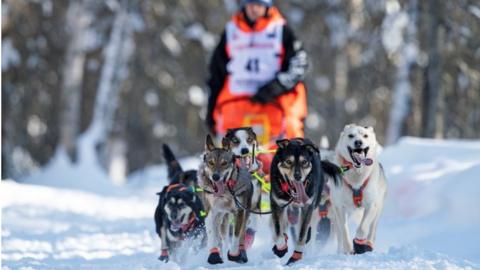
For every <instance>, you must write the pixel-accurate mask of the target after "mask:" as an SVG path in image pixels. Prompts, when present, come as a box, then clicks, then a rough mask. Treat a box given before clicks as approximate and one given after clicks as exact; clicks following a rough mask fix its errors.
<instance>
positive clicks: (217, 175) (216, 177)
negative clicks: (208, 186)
mask: <svg viewBox="0 0 480 270" xmlns="http://www.w3.org/2000/svg"><path fill="white" fill-rule="evenodd" d="M212 179H213V181H218V180H220V175H219V174H218V173H214V174H213V175H212Z"/></svg>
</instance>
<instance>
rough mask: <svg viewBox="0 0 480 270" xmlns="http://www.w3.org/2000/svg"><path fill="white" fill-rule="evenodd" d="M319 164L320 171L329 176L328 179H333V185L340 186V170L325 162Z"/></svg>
mask: <svg viewBox="0 0 480 270" xmlns="http://www.w3.org/2000/svg"><path fill="white" fill-rule="evenodd" d="M321 164H322V170H323V172H324V173H325V174H326V175H327V176H329V177H328V178H331V179H333V183H334V184H335V185H338V184H340V181H341V179H342V169H341V168H340V167H338V166H337V165H335V164H333V163H331V162H329V161H326V160H322V162H321Z"/></svg>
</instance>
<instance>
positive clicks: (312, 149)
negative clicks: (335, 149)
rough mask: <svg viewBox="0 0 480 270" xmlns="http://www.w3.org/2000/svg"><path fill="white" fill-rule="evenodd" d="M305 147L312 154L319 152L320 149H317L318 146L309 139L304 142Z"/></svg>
mask: <svg viewBox="0 0 480 270" xmlns="http://www.w3.org/2000/svg"><path fill="white" fill-rule="evenodd" d="M305 147H306V148H307V150H308V151H310V153H312V154H320V150H318V146H316V145H315V144H314V143H312V142H310V141H309V142H308V143H307V144H305Z"/></svg>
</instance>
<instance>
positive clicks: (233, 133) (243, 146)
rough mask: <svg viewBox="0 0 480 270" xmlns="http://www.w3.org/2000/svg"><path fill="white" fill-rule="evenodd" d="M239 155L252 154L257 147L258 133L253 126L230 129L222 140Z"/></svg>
mask: <svg viewBox="0 0 480 270" xmlns="http://www.w3.org/2000/svg"><path fill="white" fill-rule="evenodd" d="M222 144H223V145H226V144H228V145H229V147H230V149H231V150H232V152H233V153H234V154H235V155H237V156H244V155H248V154H251V153H252V152H253V151H254V149H255V148H257V134H255V132H254V131H253V129H252V128H251V127H241V128H232V129H228V130H227V133H226V134H225V137H224V138H223V141H222Z"/></svg>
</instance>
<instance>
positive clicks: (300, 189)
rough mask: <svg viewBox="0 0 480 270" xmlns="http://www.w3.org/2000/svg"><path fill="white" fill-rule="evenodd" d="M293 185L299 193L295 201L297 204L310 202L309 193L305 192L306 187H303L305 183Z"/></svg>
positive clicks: (297, 182)
mask: <svg viewBox="0 0 480 270" xmlns="http://www.w3.org/2000/svg"><path fill="white" fill-rule="evenodd" d="M292 185H293V187H294V188H295V191H296V192H297V194H296V196H295V198H294V200H295V202H297V203H306V202H307V201H308V196H307V193H306V192H305V187H304V186H303V182H299V181H292Z"/></svg>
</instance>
